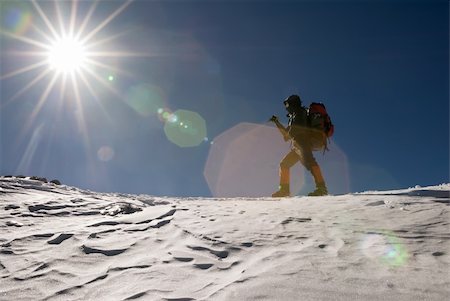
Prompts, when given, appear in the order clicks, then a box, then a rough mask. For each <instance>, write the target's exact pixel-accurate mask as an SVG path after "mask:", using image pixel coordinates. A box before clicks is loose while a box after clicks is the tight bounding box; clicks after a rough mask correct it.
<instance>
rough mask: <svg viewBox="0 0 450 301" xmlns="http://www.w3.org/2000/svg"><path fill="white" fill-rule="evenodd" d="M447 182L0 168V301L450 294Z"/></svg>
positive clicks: (392, 297) (373, 297) (449, 190)
mask: <svg viewBox="0 0 450 301" xmlns="http://www.w3.org/2000/svg"><path fill="white" fill-rule="evenodd" d="M449 193H450V184H443V185H439V186H432V187H419V186H417V187H414V188H409V189H403V190H397V191H384V192H383V191H381V192H380V191H370V192H364V193H358V194H347V195H340V196H326V197H294V198H286V199H272V198H255V199H248V198H246V199H244V198H232V199H217V198H216V199H212V198H184V199H181V198H165V197H153V196H148V195H125V194H106V193H96V192H91V191H85V190H80V189H77V188H74V187H69V186H65V185H60V186H58V185H54V184H52V183H44V182H41V181H37V180H31V179H30V178H21V179H19V178H14V177H8V178H6V177H0V300H448V299H449V297H450V268H449V267H450V255H449V253H450V243H449V239H450V226H449V225H450V221H449V203H450V199H449Z"/></svg>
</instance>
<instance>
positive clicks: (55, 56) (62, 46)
mask: <svg viewBox="0 0 450 301" xmlns="http://www.w3.org/2000/svg"><path fill="white" fill-rule="evenodd" d="M87 56H88V53H87V52H86V46H85V45H84V44H83V43H82V41H80V40H79V39H77V38H75V37H70V36H67V37H62V38H59V39H57V40H55V42H54V43H53V44H52V45H51V46H50V48H49V51H48V53H47V59H48V60H47V62H48V65H49V67H50V69H52V70H55V71H57V72H62V73H69V72H74V71H80V70H81V69H82V68H83V67H85V66H86V63H87Z"/></svg>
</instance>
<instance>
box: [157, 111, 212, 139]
mask: <svg viewBox="0 0 450 301" xmlns="http://www.w3.org/2000/svg"><path fill="white" fill-rule="evenodd" d="M165 119H166V120H167V122H166V123H165V124H164V133H165V134H166V136H167V139H169V141H171V142H172V143H174V144H176V145H178V146H180V147H194V146H198V145H200V144H201V143H202V142H203V139H204V138H205V137H206V136H207V133H206V122H205V120H204V119H203V117H202V116H200V114H198V113H197V112H192V111H187V110H177V111H175V112H174V113H173V114H170V115H168V116H167V118H165Z"/></svg>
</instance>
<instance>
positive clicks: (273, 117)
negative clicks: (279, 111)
mask: <svg viewBox="0 0 450 301" xmlns="http://www.w3.org/2000/svg"><path fill="white" fill-rule="evenodd" d="M269 121H272V122H276V121H278V117H277V116H275V115H272V117H270V119H269Z"/></svg>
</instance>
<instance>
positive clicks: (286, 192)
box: [272, 185, 291, 198]
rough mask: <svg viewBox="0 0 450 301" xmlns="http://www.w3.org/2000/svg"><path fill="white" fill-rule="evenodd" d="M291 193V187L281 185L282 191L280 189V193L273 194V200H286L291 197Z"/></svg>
mask: <svg viewBox="0 0 450 301" xmlns="http://www.w3.org/2000/svg"><path fill="white" fill-rule="evenodd" d="M290 196H291V193H290V190H289V185H280V189H278V191H275V192H274V193H273V194H272V197H273V198H285V197H290Z"/></svg>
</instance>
